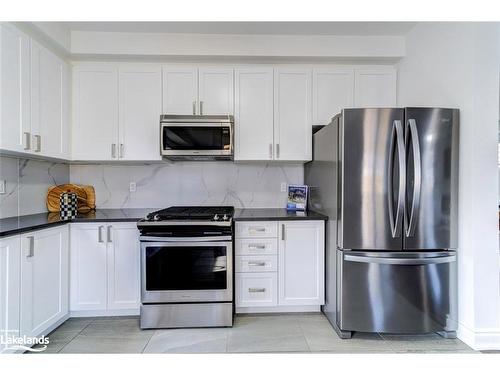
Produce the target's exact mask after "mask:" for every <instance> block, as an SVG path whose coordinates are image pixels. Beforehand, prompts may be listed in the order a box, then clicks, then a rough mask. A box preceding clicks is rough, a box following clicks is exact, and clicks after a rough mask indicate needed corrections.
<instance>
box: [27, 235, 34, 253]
mask: <svg viewBox="0 0 500 375" xmlns="http://www.w3.org/2000/svg"><path fill="white" fill-rule="evenodd" d="M27 238H28V255H27V256H26V258H33V257H34V256H35V237H33V236H29V237H27Z"/></svg>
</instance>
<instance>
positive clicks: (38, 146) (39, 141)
mask: <svg viewBox="0 0 500 375" xmlns="http://www.w3.org/2000/svg"><path fill="white" fill-rule="evenodd" d="M33 138H35V141H36V147H35V152H40V151H42V137H41V136H40V135H38V134H37V135H34V136H33Z"/></svg>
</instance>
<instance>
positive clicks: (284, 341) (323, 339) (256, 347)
mask: <svg viewBox="0 0 500 375" xmlns="http://www.w3.org/2000/svg"><path fill="white" fill-rule="evenodd" d="M49 339H50V345H49V346H48V348H47V350H46V351H45V352H44V353H258V352H266V353H269V352H271V353H273V352H274V353H276V352H329V353H478V352H475V351H474V350H472V349H471V348H469V347H468V346H467V345H465V344H464V343H463V342H461V341H460V340H458V339H444V338H442V337H440V336H438V335H435V334H431V335H415V336H401V335H385V334H363V333H358V334H356V335H354V336H353V338H352V339H350V340H341V339H339V338H338V336H337V335H336V333H335V332H334V331H333V329H332V327H331V326H330V324H329V322H328V321H327V320H326V318H325V317H324V316H323V315H322V314H320V313H317V314H282V315H239V316H236V318H235V324H234V326H233V327H232V328H201V329H200V328H190V329H162V330H145V331H143V330H141V329H139V322H138V318H137V317H123V318H91V319H87V318H73V319H69V320H68V321H66V322H65V323H64V324H63V325H62V326H60V327H59V328H58V329H56V330H55V331H54V332H52V333H51V334H50V335H49Z"/></svg>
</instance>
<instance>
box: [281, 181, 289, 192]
mask: <svg viewBox="0 0 500 375" xmlns="http://www.w3.org/2000/svg"><path fill="white" fill-rule="evenodd" d="M287 188H288V186H287V184H286V182H282V183H281V192H282V193H286V190H287Z"/></svg>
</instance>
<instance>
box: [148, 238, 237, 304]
mask: <svg viewBox="0 0 500 375" xmlns="http://www.w3.org/2000/svg"><path fill="white" fill-rule="evenodd" d="M232 254H233V247H232V242H231V241H206V242H203V241H182V240H181V239H179V240H174V241H158V242H148V241H143V242H141V297H142V303H170V302H177V303H179V302H214V301H216V302H225V301H232V296H233V276H232V275H233V255H232Z"/></svg>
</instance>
